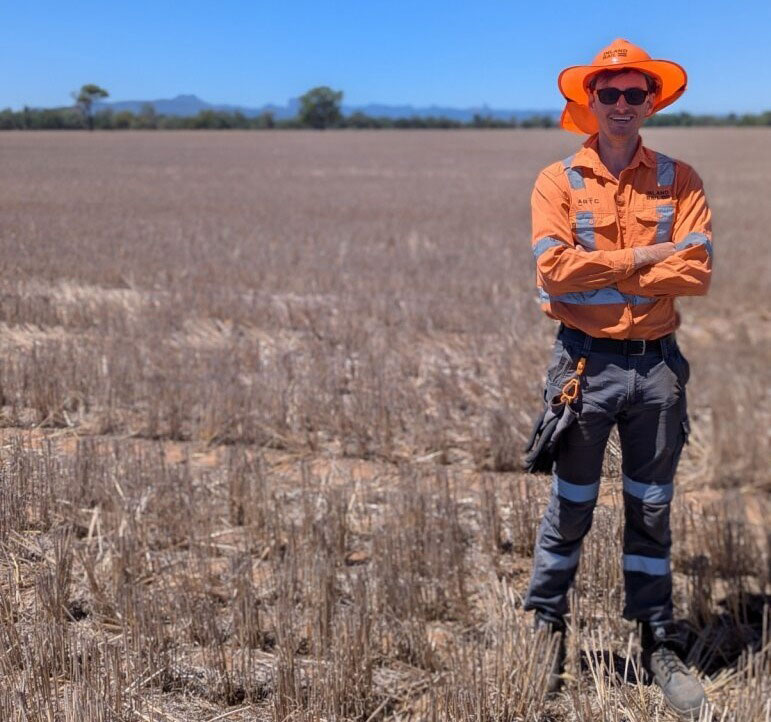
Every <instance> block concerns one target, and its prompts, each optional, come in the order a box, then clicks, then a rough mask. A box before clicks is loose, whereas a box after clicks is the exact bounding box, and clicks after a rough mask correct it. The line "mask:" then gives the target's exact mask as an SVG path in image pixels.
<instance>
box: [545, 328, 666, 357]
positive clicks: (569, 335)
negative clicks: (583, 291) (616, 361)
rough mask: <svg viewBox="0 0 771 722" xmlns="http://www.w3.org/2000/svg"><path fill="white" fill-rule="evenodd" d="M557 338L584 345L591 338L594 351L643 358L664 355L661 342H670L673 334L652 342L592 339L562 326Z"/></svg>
mask: <svg viewBox="0 0 771 722" xmlns="http://www.w3.org/2000/svg"><path fill="white" fill-rule="evenodd" d="M557 336H558V338H559V339H560V340H562V341H571V342H574V343H576V344H583V343H585V342H586V339H587V338H591V340H592V344H591V350H592V351H601V352H604V353H615V354H620V355H622V356H642V355H643V354H646V353H656V354H659V355H662V351H661V345H662V344H661V342H662V341H668V340H670V339H671V338H672V337H673V334H668V335H667V336H662V337H661V338H656V339H653V340H650V341H648V340H646V339H644V338H628V339H615V338H595V337H594V336H591V337H590V336H589V335H588V334H586V333H584V332H583V331H579V330H578V329H576V328H568V327H567V326H565V325H564V324H561V325H560V330H559V333H558V334H557Z"/></svg>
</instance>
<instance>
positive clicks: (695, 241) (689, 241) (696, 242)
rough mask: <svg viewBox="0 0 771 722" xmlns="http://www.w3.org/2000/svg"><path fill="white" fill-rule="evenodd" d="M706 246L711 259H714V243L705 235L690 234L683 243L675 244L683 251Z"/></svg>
mask: <svg viewBox="0 0 771 722" xmlns="http://www.w3.org/2000/svg"><path fill="white" fill-rule="evenodd" d="M702 245H703V246H704V247H705V248H706V249H707V253H708V254H709V257H710V258H712V243H711V241H710V240H709V238H707V236H705V235H704V234H703V233H689V234H688V235H687V236H686V237H685V238H683V240H682V241H680V242H679V243H675V248H676V249H677V250H678V251H682V250H683V248H688V246H702Z"/></svg>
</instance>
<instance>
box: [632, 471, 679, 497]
mask: <svg viewBox="0 0 771 722" xmlns="http://www.w3.org/2000/svg"><path fill="white" fill-rule="evenodd" d="M622 478H623V480H624V492H625V493H626V494H629V495H630V496H633V497H635V498H636V499H641V500H642V501H644V502H645V503H646V504H667V503H668V502H670V501H672V494H673V493H674V484H672V482H670V483H669V484H645V483H643V482H642V481H635V480H634V479H630V478H629V477H628V476H627V475H626V474H623V475H622Z"/></svg>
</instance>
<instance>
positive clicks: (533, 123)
mask: <svg viewBox="0 0 771 722" xmlns="http://www.w3.org/2000/svg"><path fill="white" fill-rule="evenodd" d="M108 96H109V93H108V92H107V90H105V89H104V88H101V87H99V86H98V85H94V84H87V85H84V86H82V88H81V89H80V90H79V91H77V92H75V93H73V94H72V97H73V99H74V100H75V104H74V105H73V106H69V107H63V108H27V107H25V108H23V109H22V110H18V111H14V110H11V109H10V108H6V109H5V110H0V130H83V129H89V130H94V129H98V130H198V129H208V130H227V129H241V130H268V129H273V128H284V129H299V128H315V129H319V130H323V129H326V128H440V129H441V128H552V127H555V126H556V123H555V121H554V119H553V118H552V117H551V116H549V115H536V116H532V117H529V118H525V119H522V120H517V119H516V118H513V117H512V118H509V119H501V118H494V117H492V116H489V115H483V114H475V115H474V116H473V118H472V120H471V121H468V122H463V121H459V120H455V119H452V118H446V117H439V116H434V117H432V116H428V117H427V116H417V115H416V116H412V117H407V118H389V117H382V116H371V115H366V114H365V113H361V112H356V113H352V114H350V115H347V116H346V115H343V113H342V110H341V103H342V99H343V93H342V91H339V90H333V89H331V88H329V87H327V86H319V87H316V88H311V89H310V90H309V91H308V92H307V93H305V94H304V95H302V96H301V97H300V106H299V111H298V113H297V115H296V116H295V117H294V118H288V119H280V118H276V117H275V116H274V114H273V113H271V112H264V113H261V114H259V115H257V116H247V115H244V114H243V113H240V112H227V111H221V110H201V111H200V112H199V113H198V114H197V115H193V116H179V115H163V114H159V113H157V112H156V111H155V108H154V107H153V105H152V104H150V103H146V104H145V105H144V106H143V107H142V108H141V109H140V111H139V112H138V113H133V112H131V111H129V110H121V111H113V110H111V109H109V108H105V109H97V110H94V104H95V102H96V101H98V100H101V99H103V98H106V97H108ZM646 124H647V125H648V126H653V127H655V126H659V127H660V126H771V111H765V112H763V113H758V114H744V115H736V114H734V113H730V114H728V115H694V114H691V113H684V112H683V113H659V114H657V115H654V116H653V117H652V118H649V119H648V121H647V122H646Z"/></svg>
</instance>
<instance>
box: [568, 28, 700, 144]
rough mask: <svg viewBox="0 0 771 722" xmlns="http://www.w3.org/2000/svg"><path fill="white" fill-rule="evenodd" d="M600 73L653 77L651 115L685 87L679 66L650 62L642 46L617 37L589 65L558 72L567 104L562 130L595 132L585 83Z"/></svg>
mask: <svg viewBox="0 0 771 722" xmlns="http://www.w3.org/2000/svg"><path fill="white" fill-rule="evenodd" d="M603 70H640V71H642V72H643V73H646V74H648V75H651V76H653V77H654V78H655V79H656V81H657V83H658V87H657V90H656V97H655V100H654V103H653V112H654V113H656V112H658V111H659V110H661V109H662V108H666V107H667V106H668V105H670V104H671V103H674V102H675V101H676V100H677V99H678V98H679V97H680V96H681V95H682V94H683V93H684V92H685V87H686V85H687V84H688V75H687V74H686V72H685V70H684V69H683V67H682V66H680V65H678V64H677V63H673V62H672V61H671V60H653V59H652V58H651V56H650V55H648V53H646V52H645V51H644V50H643V49H642V48H641V47H638V46H637V45H632V43H630V42H629V41H628V40H622V39H621V38H619V39H618V40H614V41H613V42H612V43H611V44H610V45H608V47H607V48H603V49H602V50H600V52H599V53H598V54H597V56H596V57H595V58H594V60H593V61H592V64H591V65H574V66H573V67H570V68H565V70H563V71H562V72H561V73H560V76H559V79H558V80H557V84H558V85H559V89H560V92H561V93H562V95H563V96H564V97H565V100H566V101H567V102H566V104H565V110H563V111H562V118H561V119H560V125H561V126H562V127H563V128H564V129H565V130H569V131H572V132H573V133H589V134H590V135H591V134H592V133H596V132H597V131H598V127H597V119H596V118H595V117H594V114H593V113H592V111H591V110H590V109H589V89H588V83H589V81H590V80H591V78H592V76H593V75H596V74H597V73H600V72H602V71H603Z"/></svg>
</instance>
